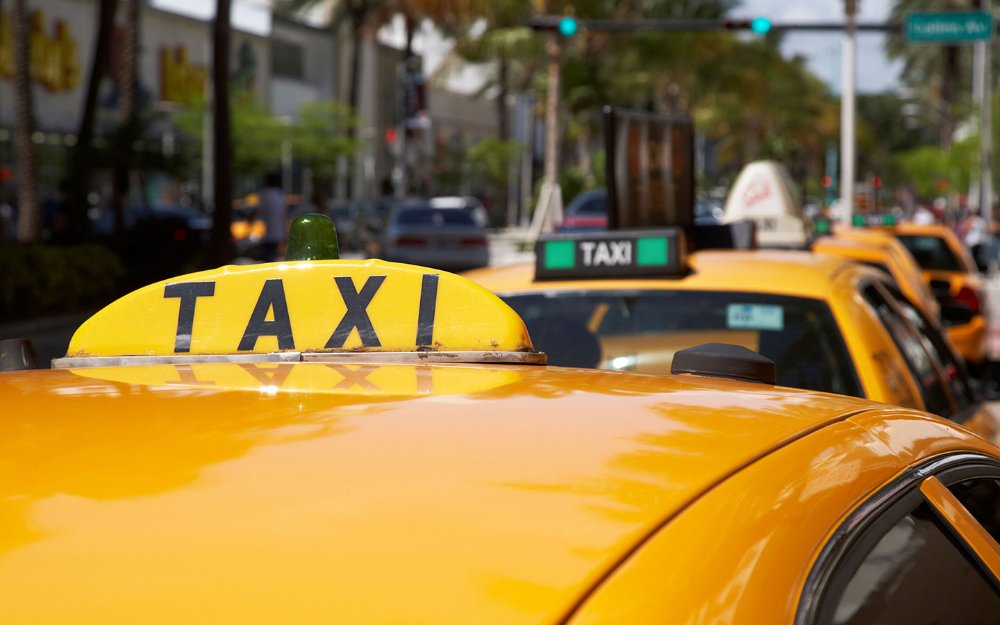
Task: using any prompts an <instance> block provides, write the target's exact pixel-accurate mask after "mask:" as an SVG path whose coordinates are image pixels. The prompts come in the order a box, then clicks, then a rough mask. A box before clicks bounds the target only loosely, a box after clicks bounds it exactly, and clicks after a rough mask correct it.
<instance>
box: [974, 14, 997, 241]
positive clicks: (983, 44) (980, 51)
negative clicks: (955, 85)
mask: <svg viewBox="0 0 1000 625" xmlns="http://www.w3.org/2000/svg"><path fill="white" fill-rule="evenodd" d="M979 8H980V10H982V11H989V10H990V2H989V0H979ZM991 43H992V42H990V41H980V42H978V43H976V48H975V61H976V62H975V69H976V70H978V71H977V74H978V75H977V76H975V87H976V88H975V93H974V94H973V96H974V98H975V99H976V103H977V104H978V105H979V215H980V216H981V217H982V218H983V219H984V220H985V221H986V227H987V229H988V231H989V230H992V226H993V115H992V113H993V97H992V96H993V64H992V61H991V60H990V56H991V55H990V44H991Z"/></svg>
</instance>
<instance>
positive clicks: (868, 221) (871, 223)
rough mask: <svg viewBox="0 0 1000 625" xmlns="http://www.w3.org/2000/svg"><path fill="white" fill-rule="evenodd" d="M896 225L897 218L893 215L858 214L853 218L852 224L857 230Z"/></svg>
mask: <svg viewBox="0 0 1000 625" xmlns="http://www.w3.org/2000/svg"><path fill="white" fill-rule="evenodd" d="M896 223H897V221H896V216H895V215H893V214H892V213H856V214H855V215H854V216H853V217H852V218H851V224H852V225H853V226H854V227H855V228H874V227H878V226H895V225H896Z"/></svg>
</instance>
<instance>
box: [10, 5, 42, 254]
mask: <svg viewBox="0 0 1000 625" xmlns="http://www.w3.org/2000/svg"><path fill="white" fill-rule="evenodd" d="M11 22H12V23H11V29H10V30H11V44H12V46H13V52H14V54H13V57H14V119H15V122H14V163H15V171H16V178H15V179H16V180H17V206H18V217H17V240H18V241H20V242H22V243H32V242H35V241H38V240H39V239H40V238H41V234H42V223H41V215H40V213H39V207H38V164H37V162H36V159H35V144H34V143H32V141H31V135H32V134H33V132H34V128H35V119H34V107H33V103H32V97H31V58H30V55H29V51H28V37H29V33H30V32H31V29H30V25H29V18H28V7H27V1H26V0H14V2H13V5H12V11H11Z"/></svg>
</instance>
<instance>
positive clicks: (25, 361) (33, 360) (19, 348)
mask: <svg viewBox="0 0 1000 625" xmlns="http://www.w3.org/2000/svg"><path fill="white" fill-rule="evenodd" d="M39 368H40V367H39V366H38V354H37V353H35V346H34V345H33V344H32V343H31V339H5V340H2V341H0V371H24V370H26V369H39Z"/></svg>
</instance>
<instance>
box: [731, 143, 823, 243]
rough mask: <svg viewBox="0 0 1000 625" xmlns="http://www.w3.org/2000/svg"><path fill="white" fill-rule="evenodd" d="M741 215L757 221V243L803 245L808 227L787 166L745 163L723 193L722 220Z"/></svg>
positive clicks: (767, 163) (766, 162)
mask: <svg viewBox="0 0 1000 625" xmlns="http://www.w3.org/2000/svg"><path fill="white" fill-rule="evenodd" d="M744 219H750V220H753V221H754V223H756V224H757V242H758V244H759V245H760V246H761V247H787V246H793V247H797V246H802V245H805V243H806V240H807V239H808V238H809V237H808V233H809V232H810V231H811V229H812V226H811V224H809V221H808V219H806V217H805V215H804V214H803V211H802V204H801V201H800V200H799V197H798V193H797V192H796V190H795V185H794V183H792V180H791V177H790V176H789V175H788V170H786V169H785V167H784V166H783V165H781V164H780V163H777V162H774V161H755V162H752V163H748V164H747V165H746V166H745V167H744V168H743V169H742V171H740V174H739V176H737V177H736V182H735V183H734V184H733V187H732V189H731V190H730V192H729V195H728V196H727V197H726V205H725V214H724V216H723V218H722V221H723V223H733V222H736V221H741V220H744Z"/></svg>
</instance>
